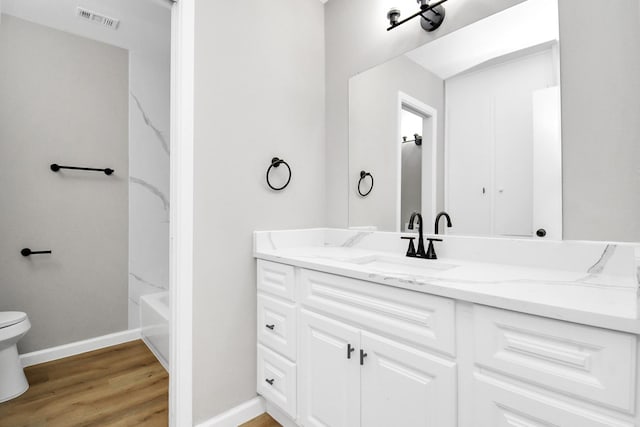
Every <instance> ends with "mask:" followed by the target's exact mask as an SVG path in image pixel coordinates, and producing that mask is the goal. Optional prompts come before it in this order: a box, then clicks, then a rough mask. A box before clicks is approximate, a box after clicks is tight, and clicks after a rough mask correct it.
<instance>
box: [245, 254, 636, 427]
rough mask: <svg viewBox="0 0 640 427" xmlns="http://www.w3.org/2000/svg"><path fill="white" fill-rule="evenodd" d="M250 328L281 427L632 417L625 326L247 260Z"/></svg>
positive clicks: (584, 421)
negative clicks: (252, 295) (253, 265)
mask: <svg viewBox="0 0 640 427" xmlns="http://www.w3.org/2000/svg"><path fill="white" fill-rule="evenodd" d="M258 340H259V343H258V378H257V385H258V393H259V394H261V395H262V396H264V397H265V399H266V400H267V402H269V403H270V404H271V405H272V407H273V406H275V407H277V408H279V411H281V413H284V414H285V416H286V417H287V419H286V420H282V419H279V421H281V422H282V423H283V424H285V425H294V424H295V425H300V426H313V427H320V426H323V427H324V426H327V427H329V426H330V427H357V426H363V427H377V426H380V427H388V426H399V427H402V426H407V427H413V426H429V427H454V426H461V427H499V426H505V427H506V426H519V427H525V426H526V427H534V426H558V427H591V426H598V427H601V426H611V427H631V426H638V427H640V423H639V421H638V420H639V419H638V414H637V406H638V396H637V387H638V384H637V354H636V352H637V346H638V343H637V336H636V335H633V334H629V333H623V332H617V331H612V330H607V329H601V328H595V327H591V326H586V325H580V324H575V323H569V322H564V321H561V320H554V319H549V318H542V317H538V316H533V315H528V314H523V313H518V312H514V311H508V310H503V309H498V308H492V307H487V306H483V305H478V304H472V303H469V302H465V301H456V300H453V299H449V298H444V297H440V296H436V295H430V294H426V293H422V292H416V291H411V290H406V289H400V288H396V287H393V286H385V285H380V284H376V283H372V282H368V281H363V280H357V279H353V278H349V277H344V276H339V275H333V274H328V273H324V272H319V271H314V270H309V269H304V268H298V267H293V266H289V265H284V264H279V263H274V262H270V261H265V260H258ZM281 413H280V412H279V415H281ZM274 415H275V413H274ZM276 418H278V417H277V416H276Z"/></svg>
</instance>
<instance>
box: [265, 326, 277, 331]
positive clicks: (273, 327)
mask: <svg viewBox="0 0 640 427" xmlns="http://www.w3.org/2000/svg"><path fill="white" fill-rule="evenodd" d="M264 326H266V327H267V329H271V330H272V331H273V330H274V329H275V327H276V325H264Z"/></svg>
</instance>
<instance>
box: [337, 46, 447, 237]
mask: <svg viewBox="0 0 640 427" xmlns="http://www.w3.org/2000/svg"><path fill="white" fill-rule="evenodd" d="M398 92H403V93H405V94H407V95H409V96H411V97H413V98H416V99H418V100H419V101H421V102H423V103H425V104H427V105H428V106H430V107H433V108H435V109H436V110H437V113H438V127H437V129H438V143H439V144H438V145H439V146H438V147H437V150H438V151H437V153H438V164H439V165H442V164H443V163H444V150H443V146H444V144H443V141H444V82H443V81H442V79H440V78H439V77H437V76H436V75H434V74H432V73H430V72H429V71H427V70H426V69H424V68H423V67H422V66H420V65H418V64H416V63H415V62H413V61H412V60H410V59H409V58H407V57H404V56H401V57H399V58H396V59H395V60H393V61H389V62H387V63H385V64H382V65H380V66H378V67H375V68H372V69H370V70H367V71H366V72H364V73H361V74H358V75H357V76H355V77H353V78H352V79H351V80H350V86H349V93H350V98H349V119H350V121H352V122H353V126H351V127H350V129H349V134H350V139H351V143H350V145H349V164H350V168H349V169H350V170H351V174H350V176H349V225H351V226H370V225H375V226H377V227H378V229H380V230H384V231H395V230H396V229H397V227H398V224H399V223H400V220H402V221H403V223H404V222H406V221H408V220H409V217H408V216H402V217H401V218H400V219H398V218H396V215H397V203H395V201H396V200H397V196H398V191H397V189H398V178H399V176H398V167H397V166H398V155H399V149H400V140H399V139H398V125H399V123H398V121H397V117H398V107H399V106H398ZM420 133H421V134H422V133H424V134H427V132H422V131H421V132H420ZM396 139H398V141H397V143H396V144H392V143H391V142H392V141H394V140H396ZM413 146H414V147H415V144H413ZM431 149H432V146H431V137H430V132H429V135H426V137H425V144H424V145H423V146H422V147H421V148H420V149H419V150H415V151H416V153H418V154H419V155H420V156H422V154H421V153H422V151H421V150H427V152H426V153H425V154H426V155H427V158H428V160H427V161H426V162H425V165H426V168H427V169H425V170H426V171H427V173H431V171H430V169H431V167H430V165H431V156H429V154H430V153H431ZM438 169H439V176H438V177H437V182H439V183H442V182H443V181H444V174H443V171H444V169H443V168H442V167H439V168H438ZM361 170H366V171H368V172H371V174H372V175H373V177H374V180H375V181H374V190H373V191H372V192H371V194H369V195H368V196H367V197H364V198H363V197H361V196H360V195H359V194H358V181H359V179H360V176H359V175H358V172H359V171H361ZM328 173H332V171H331V170H329V171H328ZM421 179H422V178H421V176H418V181H417V182H420V180H421ZM368 182H369V181H368V178H367V181H366V184H363V188H368ZM438 187H439V188H438V193H439V194H438V195H437V200H438V205H439V206H442V205H443V194H442V191H441V189H442V185H439V186H438ZM418 191H419V190H418ZM428 199H430V198H428ZM423 215H425V221H429V222H431V221H432V218H431V217H430V216H429V215H428V214H427V213H426V212H425V213H423Z"/></svg>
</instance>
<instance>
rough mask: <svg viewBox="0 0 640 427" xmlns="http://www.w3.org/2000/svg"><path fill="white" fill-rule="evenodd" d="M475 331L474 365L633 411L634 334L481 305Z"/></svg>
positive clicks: (475, 311) (475, 312)
mask: <svg viewBox="0 0 640 427" xmlns="http://www.w3.org/2000/svg"><path fill="white" fill-rule="evenodd" d="M474 329H475V330H474V336H475V344H474V345H475V361H476V363H477V364H478V365H481V366H486V367H489V368H491V369H494V370H496V371H499V372H503V373H506V374H509V375H511V376H514V377H517V378H520V379H523V380H527V381H529V382H531V383H534V384H538V385H541V386H544V387H546V388H549V389H552V390H556V391H559V392H563V393H566V394H569V395H571V396H575V397H579V398H582V399H587V400H591V401H594V402H599V403H601V404H604V405H607V406H610V407H613V408H616V409H619V410H623V411H625V412H627V413H633V412H634V399H635V375H636V373H635V365H636V338H635V336H633V335H629V334H625V333H622V332H615V331H610V330H606V329H599V328H594V327H590V326H584V325H578V324H574V323H567V322H562V321H559V320H553V319H547V318H542V317H536V316H531V315H526V314H521V313H515V312H512V311H505V310H499V309H494V308H489V307H483V306H475V307H474Z"/></svg>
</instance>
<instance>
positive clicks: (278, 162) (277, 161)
mask: <svg viewBox="0 0 640 427" xmlns="http://www.w3.org/2000/svg"><path fill="white" fill-rule="evenodd" d="M281 164H282V165H285V166H286V167H287V169H288V170H289V179H287V182H286V183H285V184H284V185H283V186H282V187H274V186H273V185H271V182H270V181H269V173H270V172H271V169H272V168H277V167H279V166H280V165H281ZM290 182H291V168H290V167H289V164H288V163H287V162H285V161H284V160H282V159H279V158H277V157H274V158H273V159H271V166H269V169H267V185H268V186H269V188H271V189H272V190H275V191H280V190H284V189H285V188H286V187H287V185H289V183H290Z"/></svg>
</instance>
